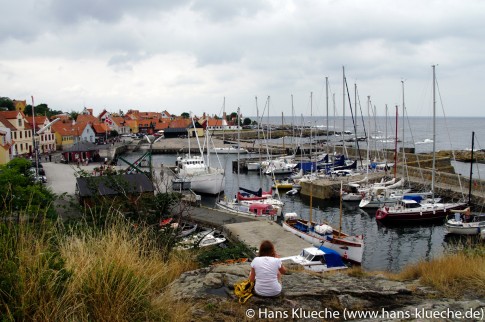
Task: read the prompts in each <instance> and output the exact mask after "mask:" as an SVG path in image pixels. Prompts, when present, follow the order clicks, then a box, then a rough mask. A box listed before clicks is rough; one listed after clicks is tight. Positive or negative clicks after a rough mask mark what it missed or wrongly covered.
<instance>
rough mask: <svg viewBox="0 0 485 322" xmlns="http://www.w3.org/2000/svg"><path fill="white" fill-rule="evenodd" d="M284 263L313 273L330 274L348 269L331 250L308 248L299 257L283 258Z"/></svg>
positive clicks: (321, 247)
mask: <svg viewBox="0 0 485 322" xmlns="http://www.w3.org/2000/svg"><path fill="white" fill-rule="evenodd" d="M281 260H282V261H283V263H285V262H290V263H295V264H298V265H299V266H303V268H304V269H306V270H309V271H312V272H328V271H335V270H340V269H346V268H348V267H347V266H346V265H345V264H344V262H343V261H342V258H341V257H340V255H339V254H338V253H337V252H336V251H334V250H332V249H329V248H326V247H323V246H320V247H318V248H317V247H307V248H304V249H303V250H302V251H301V253H300V254H299V255H296V256H289V257H283V258H281Z"/></svg>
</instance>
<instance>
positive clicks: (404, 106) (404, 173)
mask: <svg viewBox="0 0 485 322" xmlns="http://www.w3.org/2000/svg"><path fill="white" fill-rule="evenodd" d="M401 83H402V162H401V163H402V180H404V178H406V171H405V167H406V166H407V165H406V164H407V163H406V150H405V149H404V124H405V122H404V112H405V110H406V105H405V104H404V81H403V80H402V81H401ZM401 182H402V181H401ZM401 188H403V189H404V185H403V184H401Z"/></svg>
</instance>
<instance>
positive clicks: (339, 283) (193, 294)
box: [171, 263, 485, 321]
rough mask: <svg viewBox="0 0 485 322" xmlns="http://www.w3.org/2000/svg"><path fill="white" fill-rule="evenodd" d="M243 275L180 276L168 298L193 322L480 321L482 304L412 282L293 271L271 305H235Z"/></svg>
mask: <svg viewBox="0 0 485 322" xmlns="http://www.w3.org/2000/svg"><path fill="white" fill-rule="evenodd" d="M249 270H250V266H249V263H242V264H234V265H219V266H213V267H208V268H203V269H199V270H195V271H191V272H186V273H184V274H182V275H181V276H180V278H179V279H178V280H176V281H175V282H174V283H172V285H171V292H172V295H173V297H174V298H175V299H177V300H180V301H184V302H187V301H190V302H191V303H193V304H194V305H192V307H193V311H192V312H191V315H192V316H193V319H194V321H195V320H198V321H209V320H207V319H205V318H207V317H210V320H211V321H215V320H217V321H223V320H233V319H234V317H236V318H238V315H241V316H239V318H238V320H245V319H246V318H254V319H256V320H257V319H258V318H261V319H274V318H276V319H279V320H296V319H298V320H300V319H302V320H304V321H321V320H322V319H325V320H343V319H344V318H345V319H352V320H373V321H391V320H396V319H398V320H399V319H406V320H421V321H422V320H427V319H432V318H439V319H441V320H455V319H456V317H458V316H463V317H464V318H465V317H469V319H467V320H477V321H479V320H481V319H483V318H484V312H485V301H484V300H483V299H475V298H465V299H460V300H457V299H448V298H443V297H441V296H440V295H439V293H438V292H436V291H435V290H433V289H431V288H428V287H424V286H422V285H420V284H419V282H418V281H415V280H414V281H406V282H399V281H393V280H389V279H387V278H386V277H384V276H383V275H372V276H364V275H362V276H349V275H347V274H345V273H331V274H315V273H308V272H306V271H298V270H295V271H293V270H292V271H290V273H288V274H286V275H283V276H282V284H283V290H284V294H283V295H282V296H280V297H278V298H271V299H268V298H260V297H257V296H253V297H251V298H250V299H249V301H248V302H247V303H246V304H244V305H239V304H238V303H237V298H236V297H235V296H234V284H235V283H237V282H239V281H241V280H244V279H246V278H247V277H248V275H249ZM356 275H357V274H356ZM251 315H252V316H251Z"/></svg>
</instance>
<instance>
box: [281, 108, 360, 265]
mask: <svg viewBox="0 0 485 322" xmlns="http://www.w3.org/2000/svg"><path fill="white" fill-rule="evenodd" d="M310 106H311V105H310ZM310 149H311V147H310ZM311 155H312V154H311V153H310V156H311ZM310 161H311V160H310ZM340 185H341V186H340V226H339V229H338V230H337V229H334V228H332V226H330V225H329V224H328V223H326V222H324V223H316V222H313V221H312V210H313V208H312V199H313V198H312V197H313V183H312V182H311V181H310V219H309V220H304V219H301V218H298V215H297V214H296V213H286V214H285V215H284V221H283V223H282V225H283V228H284V229H285V230H287V231H289V232H291V233H293V234H295V235H297V236H299V237H301V238H303V239H304V240H306V241H308V242H309V243H311V244H313V245H314V246H316V247H319V246H322V245H323V246H325V247H327V248H330V249H333V250H334V251H336V252H337V253H339V254H340V256H342V258H344V259H347V260H349V261H352V262H354V263H358V264H360V263H362V256H363V254H364V236H350V235H347V234H345V233H343V232H342V185H343V184H342V182H341V183H340Z"/></svg>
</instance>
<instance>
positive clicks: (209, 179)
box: [175, 156, 225, 195]
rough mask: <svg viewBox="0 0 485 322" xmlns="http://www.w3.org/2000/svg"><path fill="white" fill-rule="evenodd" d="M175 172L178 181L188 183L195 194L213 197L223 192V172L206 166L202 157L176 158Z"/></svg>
mask: <svg viewBox="0 0 485 322" xmlns="http://www.w3.org/2000/svg"><path fill="white" fill-rule="evenodd" d="M175 170H176V174H177V177H178V178H179V179H183V180H188V181H190V187H191V189H192V190H193V191H195V192H198V193H204V194H211V195H215V194H218V193H219V192H221V191H223V190H224V186H225V176H224V170H223V169H220V168H214V167H209V166H207V165H206V163H205V160H204V158H203V157H202V156H192V157H191V156H185V157H177V161H176V169H175Z"/></svg>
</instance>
